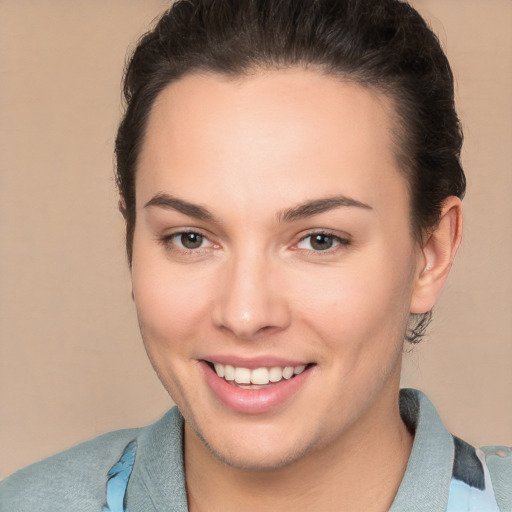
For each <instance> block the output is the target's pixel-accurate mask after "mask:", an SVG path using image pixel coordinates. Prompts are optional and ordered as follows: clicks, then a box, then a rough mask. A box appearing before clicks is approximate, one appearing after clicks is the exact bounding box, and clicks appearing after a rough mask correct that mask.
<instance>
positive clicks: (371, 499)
mask: <svg viewBox="0 0 512 512" xmlns="http://www.w3.org/2000/svg"><path fill="white" fill-rule="evenodd" d="M392 108H393V106H392V104H391V102H390V100H389V99H388V98H387V97H385V96H384V95H382V94H380V93H379V92H376V91H373V90H371V89H368V88H363V87H361V86H359V85H357V84H352V83H347V82H340V81H338V80H336V79H334V78H332V77H328V76H325V75H321V74H320V73H317V72H315V71H306V70H302V69H289V70H286V71H284V70H281V71H265V72H263V71H261V72H257V73H255V74H254V75H251V76H250V77H245V78H239V79H236V80H233V79H228V78H226V77H223V76H219V75H215V74H206V75H204V74H203V75H188V76H185V77H184V78H182V79H180V80H179V81H177V82H175V83H173V84H171V85H170V86H168V87H167V88H166V89H165V90H164V91H163V92H162V93H161V95H160V96H159V97H158V99H157V101H156V102H155V105H154V107H153V110H152V112H151V115H150V118H149V122H148V127H147V132H146V138H145V141H144V145H143V147H142V151H141V154H140V159H139V165H138V170H137V180H136V196H137V212H136V215H137V222H136V226H135V234H134V245H133V265H132V279H133V292H134V299H135V303H136V307H137V312H138V317H139V324H140V327H141V332H142V336H143V339H144V343H145V347H146V350H147V353H148V355H149V358H150V360H151V362H152V364H153V366H154V368H155V370H156V371H157V373H158V376H159V378H160V379H161V381H162V383H163V384H164V386H165V388H166V389H167V390H168V392H169V393H170V395H171V396H172V398H173V399H174V401H175V402H176V403H177V405H178V406H179V408H180V411H181V412H182V414H183V416H184V418H185V421H186V423H185V468H186V480H187V493H188V498H189V506H190V509H191V510H192V511H198V510H209V511H216V510H223V511H230V510H241V509H242V507H243V509H244V510H267V509H268V510H274V511H278V510H281V509H282V510H284V509H286V510H289V509H290V506H293V507H294V509H295V510H327V511H329V510H339V508H340V504H343V509H344V510H366V511H369V512H371V511H372V510H387V509H388V508H389V506H390V505H391V503H392V501H393V497H394V496H395V494H396V491H397V489H398V486H399V484H400V481H401V478H402V476H403V473H404V471H405V466H406V464H407V460H408V456H409V453H410V449H411V446H412V437H411V435H410V434H409V432H408V431H407V430H406V428H405V426H404V424H403V422H402V421H401V419H400V416H399V412H398V400H397V395H398V389H399V379H400V365H401V353H402V345H403V339H404V332H405V329H406V325H407V320H408V316H409V313H410V312H416V313H419V312H425V311H428V310H429V309H430V308H431V307H432V306H433V304H434V303H435V301H436V299H437V296H438V295H439V293H440V291H441V288H442V285H443V283H444V280H445V279H446V276H447V273H448V270H449V267H450V265H451V262H452V260H453V256H454V254H455V251H456V248H457V246H458V243H459V240H460V232H461V220H460V219H461V214H460V202H459V201H458V199H455V198H449V199H448V200H447V201H446V202H445V204H444V207H443V214H442V218H441V221H440V223H439V225H438V226H437V229H436V230H434V231H433V233H431V234H430V235H429V236H428V237H426V241H425V244H424V245H423V246H422V247H420V246H418V244H417V243H416V242H415V241H414V238H413V237H412V234H411V227H410V226H411V222H410V217H411V212H410V204H409V196H408V192H407V184H406V182H405V180H404V177H403V175H402V174H401V173H400V171H399V168H398V164H397V160H396V158H395V154H394V150H393V148H394V145H393V140H394V139H393V128H394V127H393V125H392V121H391V119H392ZM163 194H166V195H167V196H172V197H173V198H178V199H179V200H181V201H186V202H187V204H193V205H196V206H200V207H201V208H202V209H203V210H206V211H207V212H208V213H209V216H208V217H206V218H201V219H199V218H197V215H196V213H197V212H194V211H192V210H190V209H189V210H187V211H185V210H184V209H183V208H182V207H180V208H178V209H180V210H182V211H178V210H177V209H176V208H175V207H174V206H173V205H170V204H169V202H167V203H166V204H164V205H162V204H161V203H162V201H160V204H152V205H148V203H149V202H151V201H152V200H153V203H159V201H155V199H154V198H155V197H162V195H163ZM340 196H343V197H345V198H350V199H351V200H353V201H356V202H358V203H360V204H361V205H365V206H361V205H359V204H358V205H355V206H350V205H349V206H346V205H345V206H337V207H332V208H330V209H327V210H326V211H323V212H321V213H317V214H315V215H307V216H299V217H297V216H295V217H294V216H291V217H292V218H289V217H290V215H288V216H287V215H286V214H285V213H286V212H287V211H289V210H291V209H294V208H295V209H297V206H298V205H303V204H304V203H307V202H308V201H313V200H319V199H325V198H332V197H336V198H339V197H340ZM164 202H165V201H164ZM180 204H182V203H180ZM310 213H311V212H310ZM190 230H192V231H194V232H195V233H198V234H200V235H202V236H203V239H202V240H203V241H202V242H201V245H200V247H199V248H197V249H186V248H184V247H183V245H182V243H181V242H182V240H183V239H182V238H181V235H180V233H182V232H183V231H190ZM319 231H320V232H323V233H324V234H327V236H328V238H327V239H326V240H327V242H329V243H330V242H332V247H331V248H330V249H328V250H317V249H316V248H317V246H312V244H311V242H312V239H311V237H310V236H309V235H311V234H312V233H318V232H319ZM200 240H201V239H200ZM324 240H325V239H324ZM315 249H316V250H315ZM427 265H428V266H429V269H428V270H427V271H425V270H424V269H425V267H426V266H427ZM217 356H224V357H231V356H233V357H241V358H249V359H250V358H255V357H269V356H271V357H281V358H287V359H290V358H292V359H293V360H295V361H304V362H307V363H310V364H311V365H312V366H311V367H310V369H309V371H308V372H309V373H308V375H307V378H306V379H304V382H303V383H302V385H301V386H300V387H299V389H298V390H297V391H296V392H295V393H294V394H293V395H292V396H291V397H290V398H288V399H287V400H286V401H285V402H284V403H282V404H281V405H279V406H278V407H276V408H273V409H271V410H270V411H267V412H264V413H262V414H244V413H240V412H236V411H233V410H232V409H230V408H228V407H226V406H225V405H224V404H223V403H221V402H220V401H219V400H218V399H217V397H216V396H215V395H214V393H213V392H212V390H211V389H210V387H209V386H208V384H207V382H206V379H205V376H204V371H203V369H202V367H201V364H200V361H202V360H204V359H205V358H209V359H210V360H211V359H212V358H213V359H214V358H215V357H217ZM266 507H268V508H266Z"/></svg>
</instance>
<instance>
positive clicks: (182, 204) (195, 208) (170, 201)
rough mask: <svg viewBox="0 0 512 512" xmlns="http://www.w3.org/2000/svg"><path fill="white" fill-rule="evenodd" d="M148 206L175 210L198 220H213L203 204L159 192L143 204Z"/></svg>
mask: <svg viewBox="0 0 512 512" xmlns="http://www.w3.org/2000/svg"><path fill="white" fill-rule="evenodd" d="M149 206H159V207H160V208H165V209H167V210H176V211H178V212H180V213H183V214H184V215H188V216H189V217H194V218H195V219H198V220H208V221H215V217H214V216H213V215H212V214H211V213H210V212H209V211H208V210H207V209H206V208H204V207H203V206H199V205H197V204H193V203H189V202H188V201H184V200H183V199H178V198H177V197H174V196H171V195H169V194H164V193H160V194H157V195H156V196H153V197H152V198H151V199H150V200H149V201H148V202H147V203H146V204H145V205H144V208H148V207H149Z"/></svg>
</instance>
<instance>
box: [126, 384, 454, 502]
mask: <svg viewBox="0 0 512 512" xmlns="http://www.w3.org/2000/svg"><path fill="white" fill-rule="evenodd" d="M400 413H401V415H402V418H403V420H404V422H405V423H406V425H407V426H408V428H409V429H410V430H412V431H414V434H415V435H414V443H413V447H412V451H411V455H410V457H409V461H408V463H407V468H406V471H405V475H404V477H403V479H402V482H401V484H400V487H399V489H398V493H397V495H396V497H395V499H394V501H393V504H392V506H391V508H390V510H389V512H403V511H405V510H407V511H408V512H445V510H446V506H447V503H448V494H449V488H450V480H451V475H452V467H453V457H454V455H453V452H454V448H453V438H452V436H451V434H450V433H449V432H448V431H447V430H446V428H445V426H444V425H443V422H442V421H441V418H440V417H439V415H438V414H437V411H436V410H435V408H434V406H433V405H432V403H431V402H430V400H429V399H428V398H427V397H426V396H425V395H424V394H423V393H422V392H421V391H417V390H414V389H403V390H401V391H400ZM137 444H138V449H137V457H136V460H135V465H134V468H133V473H132V476H131V478H130V483H129V485H128V504H129V508H130V509H131V510H144V511H147V512H153V511H154V512H161V511H164V510H173V511H174V512H187V510H188V509H187V497H186V490H185V477H184V463H183V418H182V416H181V414H180V413H179V411H178V409H177V408H176V407H173V408H172V409H171V410H170V411H169V412H168V413H167V414H166V415H165V416H164V417H163V418H162V419H161V420H159V421H158V422H156V423H155V424H153V425H151V426H150V427H148V428H145V429H143V431H142V433H141V434H140V435H139V437H138V439H137Z"/></svg>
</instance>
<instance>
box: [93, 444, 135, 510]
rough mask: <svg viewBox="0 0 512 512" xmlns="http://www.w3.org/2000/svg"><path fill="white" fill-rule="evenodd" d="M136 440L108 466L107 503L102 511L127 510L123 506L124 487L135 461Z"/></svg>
mask: <svg viewBox="0 0 512 512" xmlns="http://www.w3.org/2000/svg"><path fill="white" fill-rule="evenodd" d="M136 451H137V442H136V441H132V442H131V443H129V444H128V446H127V447H126V448H125V449H124V452H123V454H122V455H121V458H120V459H119V460H118V461H117V462H116V463H115V464H114V465H113V466H112V467H111V468H110V470H109V472H108V473H107V475H108V481H107V504H106V505H105V506H104V507H103V510H102V512H128V509H127V508H125V503H126V489H127V488H128V481H129V480H130V476H131V474H132V470H133V465H134V463H135V453H136Z"/></svg>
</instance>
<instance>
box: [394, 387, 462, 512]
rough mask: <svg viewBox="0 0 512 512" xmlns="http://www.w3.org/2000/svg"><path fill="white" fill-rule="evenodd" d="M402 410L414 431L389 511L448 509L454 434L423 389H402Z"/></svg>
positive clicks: (423, 511) (434, 511) (405, 420)
mask: <svg viewBox="0 0 512 512" xmlns="http://www.w3.org/2000/svg"><path fill="white" fill-rule="evenodd" d="M400 413H401V414H402V418H403V419H404V422H405V423H406V424H407V425H408V426H409V428H411V427H412V428H413V429H414V431H415V435H414V443H413V447H412V451H411V455H410V456H409V462H408V463H407V468H406V470H405V475H404V477H403V479H402V482H401V484H400V487H399V489H398V492H397V495H396V496H395V500H394V501H393V504H392V506H391V508H390V510H389V512H403V511H404V510H407V511H408V512H445V510H446V506H447V504H448V494H449V491H450V480H451V476H452V468H453V453H454V448H453V438H452V436H451V434H450V433H449V432H448V431H447V430H446V428H445V426H444V425H443V422H442V421H441V418H440V417H439V415H438V414H437V411H436V410H435V408H434V406H433V405H432V403H431V402H430V400H429V399H428V398H427V397H426V396H425V395H424V394H423V393H422V392H421V391H417V390H414V389H402V390H401V391H400Z"/></svg>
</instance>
